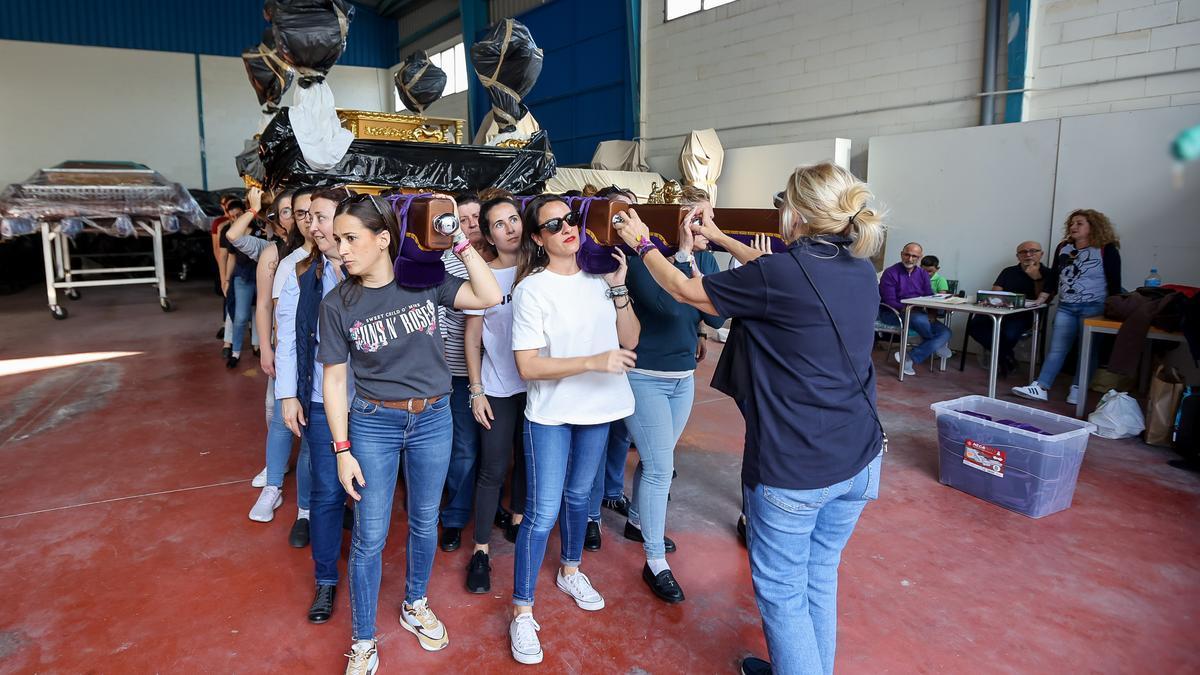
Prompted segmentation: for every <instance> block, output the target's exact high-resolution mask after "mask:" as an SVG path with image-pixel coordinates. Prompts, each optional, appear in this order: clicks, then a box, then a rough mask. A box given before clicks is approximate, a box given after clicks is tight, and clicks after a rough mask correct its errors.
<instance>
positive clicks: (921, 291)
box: [879, 242, 951, 375]
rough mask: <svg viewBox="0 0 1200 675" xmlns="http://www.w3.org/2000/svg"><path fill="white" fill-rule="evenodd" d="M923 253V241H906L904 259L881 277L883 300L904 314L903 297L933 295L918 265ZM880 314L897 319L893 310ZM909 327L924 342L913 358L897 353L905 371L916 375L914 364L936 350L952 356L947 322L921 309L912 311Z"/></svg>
mask: <svg viewBox="0 0 1200 675" xmlns="http://www.w3.org/2000/svg"><path fill="white" fill-rule="evenodd" d="M922 253H924V251H923V250H922V249H921V245H920V244H918V243H916V242H911V243H908V244H905V245H904V248H903V249H901V251H900V262H898V263H896V264H895V265H892V266H891V267H889V268H887V269H886V270H884V271H883V276H881V277H879V297H880V300H881V301H882V302H883V303H884V304H885V305H887V306H888V307H891V308H892V309H894V310H896V311H897V312H900V315H901V316H904V304H903V303H901V302H900V301H901V300H904V299H905V298H919V297H921V296H926V295H933V288H931V287H930V285H929V275H928V274H926V272H925V270H923V269H921V268H920V267H918V266H917V263H919V262H920V261H921V254H922ZM879 318H880V319H881V320H883V321H885V322H888V323H892V324H894V323H896V317H895V315H893V314H892V313H891V312H880V317H879ZM909 328H910V329H911V330H913V331H915V332H916V334H917V335H920V336H921V344H920V345H917V347H916V348H915V349H913V350H912V357H911V358H905V359H902V358H901V354H900V352H896V353H895V354H894V355H893V358H895V359H896V363H901V364H902V365H901V367H902V368H903V369H904V374H905V375H915V374H916V371H914V370H913V364H916V363H924V362H925V360H926V359H928V358H929V357H930V356H932V355H933V354H937V355H938V356H940V357H942V358H946V359H948V358H950V355H951V352H950V348H949V347H947V346H946V343H948V342H949V341H950V329H949V328H947V327H946V326H945V325H944V324H942V323H939V322H937V321H934V320H931V319H930V318H929V315H928V314H927V313H926V312H923V311H920V310H918V311H916V312H913V313H912V315H911V318H910V319H909Z"/></svg>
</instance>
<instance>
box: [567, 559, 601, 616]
mask: <svg viewBox="0 0 1200 675" xmlns="http://www.w3.org/2000/svg"><path fill="white" fill-rule="evenodd" d="M555 585H556V586H558V590H560V591H562V592H563V593H566V594H567V595H569V596H571V597H572V598H574V599H575V604H576V605H579V608H580V609H586V610H587V611H589V612H595V611H596V610H599V609H604V598H603V597H602V596H601V595H600V594H599V593H597V592H596V589H594V588H592V581H591V580H590V579H588V578H587V575H586V574H584V573H583V572H576V573H575V574H572V575H570V576H566V577H564V576H563V574H562V570H561V569H560V570H559V571H558V578H557V579H555Z"/></svg>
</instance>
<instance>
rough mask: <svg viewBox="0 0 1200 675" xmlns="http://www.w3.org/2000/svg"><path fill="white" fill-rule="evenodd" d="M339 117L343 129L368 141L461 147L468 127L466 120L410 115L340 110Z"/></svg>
mask: <svg viewBox="0 0 1200 675" xmlns="http://www.w3.org/2000/svg"><path fill="white" fill-rule="evenodd" d="M337 114H338V119H340V120H341V121H342V127H344V128H346V129H349V130H350V131H351V133H353V134H354V137H355V138H358V139H362V140H365V141H408V142H412V143H456V144H461V143H462V142H463V140H462V139H463V127H464V126H465V125H466V123H465V122H464V121H463V120H456V119H452V118H448V117H426V116H424V115H412V114H408V113H383V112H373V111H370V110H338V111H337Z"/></svg>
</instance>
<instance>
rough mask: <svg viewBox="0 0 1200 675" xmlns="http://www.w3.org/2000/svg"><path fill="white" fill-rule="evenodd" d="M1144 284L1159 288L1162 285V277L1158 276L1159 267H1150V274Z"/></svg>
mask: <svg viewBox="0 0 1200 675" xmlns="http://www.w3.org/2000/svg"><path fill="white" fill-rule="evenodd" d="M1143 285H1144V286H1146V287H1148V288H1157V287H1159V286H1162V277H1160V276H1158V268H1157V267H1151V268H1150V276H1148V277H1146V281H1145V283H1144V284H1143Z"/></svg>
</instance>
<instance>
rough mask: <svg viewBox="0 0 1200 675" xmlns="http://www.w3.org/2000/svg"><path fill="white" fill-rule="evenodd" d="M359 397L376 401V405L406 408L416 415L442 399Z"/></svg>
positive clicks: (398, 408)
mask: <svg viewBox="0 0 1200 675" xmlns="http://www.w3.org/2000/svg"><path fill="white" fill-rule="evenodd" d="M359 398H361V399H362V400H364V401H366V402H367V403H374V404H375V405H377V406H380V407H383V408H392V409H395V410H404V411H406V412H409V413H412V414H414V415H419V414H421V413H423V412H425V409H426V408H428V407H429V406H431V405H433V404H434V403H437V402H438V401H440V400H442V397H441V396H434V397H433V398H406V399H404V400H402V401H376V400H375V399H373V398H367V397H366V396H362V395H360V396H359Z"/></svg>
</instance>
